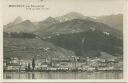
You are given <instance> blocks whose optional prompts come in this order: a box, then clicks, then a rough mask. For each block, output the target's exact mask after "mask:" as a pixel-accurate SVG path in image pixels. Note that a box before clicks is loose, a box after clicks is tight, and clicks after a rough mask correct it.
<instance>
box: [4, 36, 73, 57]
mask: <svg viewBox="0 0 128 83" xmlns="http://www.w3.org/2000/svg"><path fill="white" fill-rule="evenodd" d="M74 55H75V54H74V52H72V51H69V50H65V49H63V48H60V47H57V46H54V45H53V44H51V43H49V42H45V41H42V40H40V39H39V38H4V57H18V58H23V59H31V58H33V57H34V56H36V58H41V57H67V56H74Z"/></svg>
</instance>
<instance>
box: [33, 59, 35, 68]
mask: <svg viewBox="0 0 128 83" xmlns="http://www.w3.org/2000/svg"><path fill="white" fill-rule="evenodd" d="M32 68H33V70H34V68H35V59H34V58H33V60H32Z"/></svg>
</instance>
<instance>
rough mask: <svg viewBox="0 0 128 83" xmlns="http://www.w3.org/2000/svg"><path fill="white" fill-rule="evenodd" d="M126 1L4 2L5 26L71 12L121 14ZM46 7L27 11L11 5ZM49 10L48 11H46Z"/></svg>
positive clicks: (52, 0)
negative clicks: (18, 21)
mask: <svg viewBox="0 0 128 83" xmlns="http://www.w3.org/2000/svg"><path fill="white" fill-rule="evenodd" d="M124 1H125V0H42V1H41V0H2V4H3V5H2V17H3V18H2V20H3V24H7V23H9V22H12V21H14V19H15V18H16V17H22V18H23V19H24V20H31V21H41V20H44V19H46V18H47V17H49V16H51V17H57V16H62V15H64V14H66V13H69V12H79V13H81V14H83V15H85V16H103V15H111V14H119V13H123V11H124V3H125V2H124ZM17 4H18V5H25V6H26V5H35V6H36V5H44V9H41V10H26V7H24V8H22V7H21V8H19V7H9V5H17ZM46 8H48V9H46Z"/></svg>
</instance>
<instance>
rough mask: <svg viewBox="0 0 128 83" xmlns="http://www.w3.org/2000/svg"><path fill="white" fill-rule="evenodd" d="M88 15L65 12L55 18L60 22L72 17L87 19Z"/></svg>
mask: <svg viewBox="0 0 128 83" xmlns="http://www.w3.org/2000/svg"><path fill="white" fill-rule="evenodd" d="M85 18H86V17H85V16H84V15H82V14H80V13H78V12H70V13H68V14H65V15H63V16H60V17H56V18H55V19H56V20H58V21H59V22H65V21H69V20H72V19H85Z"/></svg>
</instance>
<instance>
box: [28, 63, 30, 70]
mask: <svg viewBox="0 0 128 83" xmlns="http://www.w3.org/2000/svg"><path fill="white" fill-rule="evenodd" d="M30 70H31V67H30V63H29V64H28V71H30Z"/></svg>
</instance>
